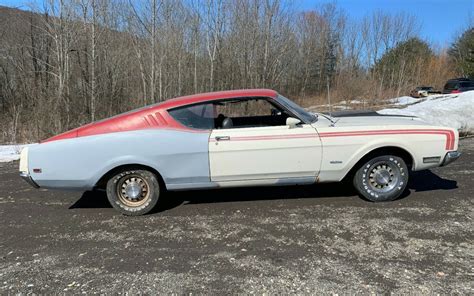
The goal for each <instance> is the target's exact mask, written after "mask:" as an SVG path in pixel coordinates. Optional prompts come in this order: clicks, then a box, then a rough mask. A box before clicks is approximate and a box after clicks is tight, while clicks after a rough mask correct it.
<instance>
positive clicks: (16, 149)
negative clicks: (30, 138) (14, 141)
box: [0, 144, 34, 162]
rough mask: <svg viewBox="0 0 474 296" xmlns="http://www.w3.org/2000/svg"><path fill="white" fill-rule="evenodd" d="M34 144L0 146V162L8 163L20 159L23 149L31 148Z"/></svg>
mask: <svg viewBox="0 0 474 296" xmlns="http://www.w3.org/2000/svg"><path fill="white" fill-rule="evenodd" d="M31 145H34V144H26V145H0V162H8V161H13V160H18V159H20V152H21V149H23V147H26V146H31Z"/></svg>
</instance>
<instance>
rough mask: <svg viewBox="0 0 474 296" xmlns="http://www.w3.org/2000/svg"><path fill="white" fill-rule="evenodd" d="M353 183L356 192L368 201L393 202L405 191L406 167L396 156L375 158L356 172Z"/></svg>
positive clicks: (406, 181)
mask: <svg viewBox="0 0 474 296" xmlns="http://www.w3.org/2000/svg"><path fill="white" fill-rule="evenodd" d="M353 183H354V187H355V188H356V189H357V191H358V192H359V193H360V194H361V195H362V196H363V197H364V198H366V199H368V200H370V201H374V202H377V201H390V200H395V199H397V198H398V197H400V195H402V193H403V192H404V191H405V189H406V186H407V183H408V167H407V165H406V163H405V161H404V160H403V159H402V158H400V157H398V156H394V155H383V156H377V157H374V158H372V159H370V160H368V161H367V162H365V163H364V164H363V165H362V166H361V167H360V168H359V169H358V170H357V172H356V173H355V175H354V179H353Z"/></svg>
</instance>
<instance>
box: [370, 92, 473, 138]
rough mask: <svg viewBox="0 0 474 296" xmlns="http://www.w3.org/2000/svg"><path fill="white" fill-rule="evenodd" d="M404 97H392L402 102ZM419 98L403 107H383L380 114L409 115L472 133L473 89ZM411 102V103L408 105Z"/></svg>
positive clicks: (397, 101)
mask: <svg viewBox="0 0 474 296" xmlns="http://www.w3.org/2000/svg"><path fill="white" fill-rule="evenodd" d="M405 98H406V97H401V98H396V99H392V100H393V102H396V103H401V102H404V100H405ZM412 99H413V100H419V103H416V102H415V103H409V104H408V105H407V104H399V105H407V106H406V107H405V108H403V109H383V110H380V111H377V112H378V113H381V114H396V115H410V116H416V117H419V118H421V119H422V120H424V121H426V122H428V123H430V124H434V125H441V126H448V127H453V128H457V129H459V130H461V131H463V132H468V133H474V91H468V92H464V93H460V94H449V95H433V96H428V97H426V98H425V99H414V98H412ZM410 104H411V105H410Z"/></svg>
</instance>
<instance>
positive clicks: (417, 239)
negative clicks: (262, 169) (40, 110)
mask: <svg viewBox="0 0 474 296" xmlns="http://www.w3.org/2000/svg"><path fill="white" fill-rule="evenodd" d="M460 146H461V151H462V152H463V155H462V157H461V159H459V160H458V161H457V162H455V163H453V164H451V165H449V166H447V167H444V168H438V169H434V170H431V171H424V172H418V173H415V174H414V175H413V176H412V178H411V181H410V184H409V188H410V190H409V191H410V192H409V194H407V195H406V196H405V197H404V198H402V199H400V200H397V201H395V202H390V203H378V204H375V203H370V202H366V201H364V200H361V199H360V198H358V197H357V196H356V195H355V194H354V192H353V190H352V189H350V188H344V186H341V185H340V184H334V185H315V186H299V187H270V188H268V187H267V188H244V189H225V190H214V191H187V192H180V193H173V194H168V195H167V196H166V198H165V199H163V200H162V202H161V205H160V207H159V209H158V210H157V212H156V213H154V214H151V215H147V216H142V217H125V216H122V215H120V214H118V213H117V212H115V211H114V210H113V209H112V208H111V207H110V206H109V205H108V203H107V200H106V197H105V195H104V194H103V193H90V192H89V193H82V192H73V193H71V192H60V191H47V190H36V189H33V188H31V187H30V186H29V185H28V184H26V183H25V182H24V181H23V180H21V179H20V177H19V176H18V173H17V165H18V163H17V162H13V163H2V164H0V235H1V236H0V249H1V253H0V293H1V294H11V293H18V292H22V293H58V292H61V293H62V292H69V293H77V294H79V293H87V294H89V293H126V292H128V293H138V292H142V293H154V292H176V293H209V294H210V293H213V294H214V293H219V294H223V293H227V292H234V293H259V294H261V293H277V292H279V293H315V292H323V293H339V294H340V293H363V294H367V293H371V292H375V293H383V292H392V293H397V294H405V293H408V292H411V293H416V294H435V293H441V294H447V293H452V294H473V293H474V260H473V258H474V244H473V239H474V235H473V230H474V223H473V216H474V215H473V201H474V198H473V196H474V189H473V188H474V169H473V164H474V139H467V140H463V141H461V144H460Z"/></svg>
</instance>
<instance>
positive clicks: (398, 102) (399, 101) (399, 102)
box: [387, 96, 423, 106]
mask: <svg viewBox="0 0 474 296" xmlns="http://www.w3.org/2000/svg"><path fill="white" fill-rule="evenodd" d="M420 101H423V99H422V98H413V97H409V96H403V97H399V98H394V99H390V100H388V101H387V102H389V103H390V104H392V105H395V106H406V105H411V104H415V103H418V102H420Z"/></svg>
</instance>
